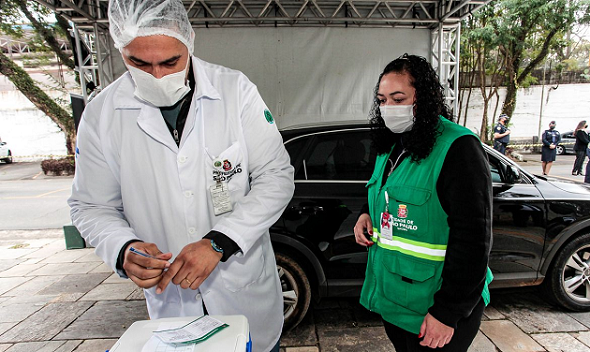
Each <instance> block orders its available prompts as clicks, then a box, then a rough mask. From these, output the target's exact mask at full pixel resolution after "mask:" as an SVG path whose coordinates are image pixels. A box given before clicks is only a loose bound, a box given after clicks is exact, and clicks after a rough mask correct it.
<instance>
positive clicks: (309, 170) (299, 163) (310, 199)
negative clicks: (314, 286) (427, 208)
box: [283, 128, 375, 296]
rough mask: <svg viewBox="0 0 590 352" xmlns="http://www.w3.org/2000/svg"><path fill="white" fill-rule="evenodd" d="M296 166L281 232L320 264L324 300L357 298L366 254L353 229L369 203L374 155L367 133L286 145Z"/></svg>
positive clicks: (339, 133) (358, 131) (313, 138)
mask: <svg viewBox="0 0 590 352" xmlns="http://www.w3.org/2000/svg"><path fill="white" fill-rule="evenodd" d="M285 147H286V148H287V151H288V152H289V154H290V155H291V159H292V160H291V162H292V164H293V165H294V167H295V193H294V196H293V199H292V201H291V203H290V204H289V206H288V207H287V209H286V210H285V213H284V215H283V218H284V224H285V228H287V229H288V231H290V232H291V233H292V234H293V235H294V236H296V237H297V238H298V239H300V240H301V241H302V242H304V243H305V244H306V245H307V246H308V247H310V248H311V249H312V250H313V251H314V253H316V256H317V257H318V258H319V259H320V261H321V262H322V267H323V268H324V272H325V275H326V280H327V283H328V295H329V296H334V295H341V294H342V295H356V294H358V293H359V292H358V289H359V287H360V285H361V284H362V278H363V277H364V272H365V266H366V261H367V251H366V249H365V248H364V247H361V246H359V245H358V244H357V243H356V242H355V238H354V232H353V228H354V225H355V224H356V220H357V217H358V215H359V213H360V211H361V208H362V207H363V205H364V204H365V203H367V190H366V188H365V185H366V183H367V181H368V179H369V178H370V176H371V173H372V171H373V166H374V161H375V153H374V151H373V149H372V148H371V138H370V135H369V129H368V128H355V129H347V130H336V131H328V132H321V133H313V134H309V135H306V136H302V137H299V138H297V139H295V140H292V141H287V142H286V143H285Z"/></svg>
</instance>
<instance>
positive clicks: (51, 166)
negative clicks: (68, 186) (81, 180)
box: [41, 156, 76, 176]
mask: <svg viewBox="0 0 590 352" xmlns="http://www.w3.org/2000/svg"><path fill="white" fill-rule="evenodd" d="M75 169H76V159H74V157H73V156H67V157H65V158H61V159H47V160H43V161H42V162H41V170H43V173H44V174H45V175H54V176H66V175H73V174H74V171H75Z"/></svg>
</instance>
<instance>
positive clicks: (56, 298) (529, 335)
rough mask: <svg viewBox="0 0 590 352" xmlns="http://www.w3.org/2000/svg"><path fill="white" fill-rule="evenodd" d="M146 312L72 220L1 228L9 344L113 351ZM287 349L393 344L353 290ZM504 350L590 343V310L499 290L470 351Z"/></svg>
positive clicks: (2, 309) (4, 347)
mask: <svg viewBox="0 0 590 352" xmlns="http://www.w3.org/2000/svg"><path fill="white" fill-rule="evenodd" d="M538 159H540V155H538V154H536V155H528V156H527V155H525V160H526V161H523V162H521V163H519V164H520V165H521V166H523V168H525V169H526V170H528V171H530V172H534V173H537V174H538V173H540V170H541V166H540V161H539V160H538ZM572 164H573V157H572V156H564V157H558V161H557V162H556V163H555V165H554V167H553V170H552V173H551V174H552V175H553V176H554V177H560V178H564V179H570V180H575V181H578V182H580V181H582V178H581V177H575V176H571V165H572ZM0 176H2V168H0ZM27 177H28V176H27ZM27 177H25V178H27ZM0 182H2V184H4V183H6V182H11V181H9V178H7V177H6V176H5V177H4V178H2V177H0ZM2 197H3V195H2V193H0V198H2ZM1 228H2V224H1V223H0V229H1ZM143 319H148V315H147V310H146V306H145V300H144V297H143V294H142V292H141V290H140V289H138V288H137V287H136V286H135V285H134V284H133V283H132V282H131V281H129V280H123V279H120V278H119V277H118V276H117V275H116V274H114V273H113V272H112V270H111V269H110V268H109V267H107V266H106V265H105V264H104V263H103V262H102V260H101V259H100V258H99V257H97V256H96V255H95V254H94V251H93V249H92V248H84V249H66V243H65V240H64V232H63V229H61V228H57V229H55V228H54V229H27V230H14V229H10V228H8V229H1V230H0V352H74V351H75V352H91V351H92V352H104V351H106V350H108V349H110V348H111V347H112V346H113V344H114V343H115V342H116V340H117V339H118V338H119V337H120V336H121V335H122V334H123V333H124V332H125V330H126V329H127V328H128V327H129V326H130V325H131V324H132V323H133V322H134V321H137V320H143ZM281 351H282V352H327V351H330V352H336V351H341V352H348V351H350V352H352V351H354V352H357V351H371V352H379V351H394V349H393V347H392V346H391V344H390V342H389V340H388V339H387V336H386V335H385V332H384V330H383V327H382V324H381V321H380V319H379V317H378V316H377V315H375V314H373V313H370V312H368V311H366V310H365V309H364V308H363V307H362V306H360V305H359V304H358V299H354V298H351V299H324V300H322V301H321V302H317V303H313V307H312V309H311V311H310V313H309V314H308V315H307V317H306V318H305V319H304V320H303V322H302V323H301V324H300V325H299V326H298V327H296V328H295V329H293V330H291V331H288V332H284V334H283V336H282V338H281ZM498 351H500V352H517V351H518V352H522V351H531V352H532V351H534V352H536V351H539V352H541V351H548V352H553V351H563V352H566V351H567V352H590V312H588V313H574V312H567V311H564V310H562V309H560V308H558V307H555V306H552V305H551V304H549V303H548V302H547V301H545V300H544V298H543V296H541V295H540V293H539V290H538V288H517V289H509V290H493V291H492V302H491V303H490V305H489V306H488V307H487V308H486V310H485V316H484V319H483V321H482V324H481V328H480V331H479V333H478V335H477V337H476V339H475V340H474V342H473V344H472V346H471V348H470V349H469V352H498ZM214 352H217V351H214Z"/></svg>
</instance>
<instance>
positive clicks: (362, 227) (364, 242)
mask: <svg viewBox="0 0 590 352" xmlns="http://www.w3.org/2000/svg"><path fill="white" fill-rule="evenodd" d="M365 231H367V232H368V233H369V235H371V236H373V223H372V222H371V217H370V216H369V214H366V213H365V214H361V216H359V219H358V220H357V222H356V225H354V238H355V239H356V243H358V244H360V245H361V246H365V247H370V246H372V245H373V244H374V242H373V241H371V240H369V239H368V238H367V236H365Z"/></svg>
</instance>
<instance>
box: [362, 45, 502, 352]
mask: <svg viewBox="0 0 590 352" xmlns="http://www.w3.org/2000/svg"><path fill="white" fill-rule="evenodd" d="M371 126H372V130H373V135H374V142H375V144H376V147H377V152H378V156H377V160H376V163H375V170H374V172H373V176H372V177H371V179H370V180H369V182H368V183H367V188H368V207H367V208H366V211H365V212H363V213H362V214H361V215H360V217H359V219H358V222H357V224H356V225H355V228H354V232H355V237H356V241H357V243H359V244H360V245H362V246H367V247H368V250H369V258H368V263H367V270H366V277H365V282H364V284H363V289H362V293H361V304H362V305H363V306H365V307H366V308H367V309H369V310H371V311H373V312H376V313H378V314H380V315H381V317H382V319H383V324H384V327H385V331H386V333H387V336H388V337H389V339H390V340H391V341H392V343H393V345H394V347H395V350H396V351H397V352H404V351H432V349H436V351H453V352H455V351H457V352H458V351H467V349H468V348H469V345H470V344H471V342H472V341H473V339H474V338H475V335H476V334H477V332H478V330H479V325H480V322H481V317H482V314H483V311H484V308H485V305H486V304H487V303H488V301H489V291H488V288H487V286H488V283H489V282H490V281H491V279H492V276H491V272H490V271H489V269H488V267H487V265H488V257H489V252H490V246H491V237H492V183H491V176H490V169H489V165H488V161H487V158H486V154H485V152H484V150H483V148H482V146H481V143H480V141H479V139H478V138H477V137H476V136H475V135H474V134H473V133H472V132H471V131H469V130H468V129H466V128H464V127H462V126H459V125H457V124H455V123H454V122H453V121H452V115H451V114H450V112H449V109H448V108H447V106H446V105H445V100H444V96H443V89H442V86H441V85H440V83H439V80H438V77H437V75H436V73H435V72H434V70H433V69H432V67H431V66H430V64H429V63H428V62H427V61H426V60H425V59H424V58H422V57H419V56H414V55H407V54H405V55H403V56H402V57H400V58H398V59H396V60H394V61H393V62H391V63H390V64H388V65H387V67H385V69H384V71H383V73H382V74H381V75H380V76H379V81H378V84H377V87H376V89H375V101H374V106H373V108H372V110H371ZM365 232H366V233H367V234H368V236H369V237H367V236H366V235H365Z"/></svg>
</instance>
